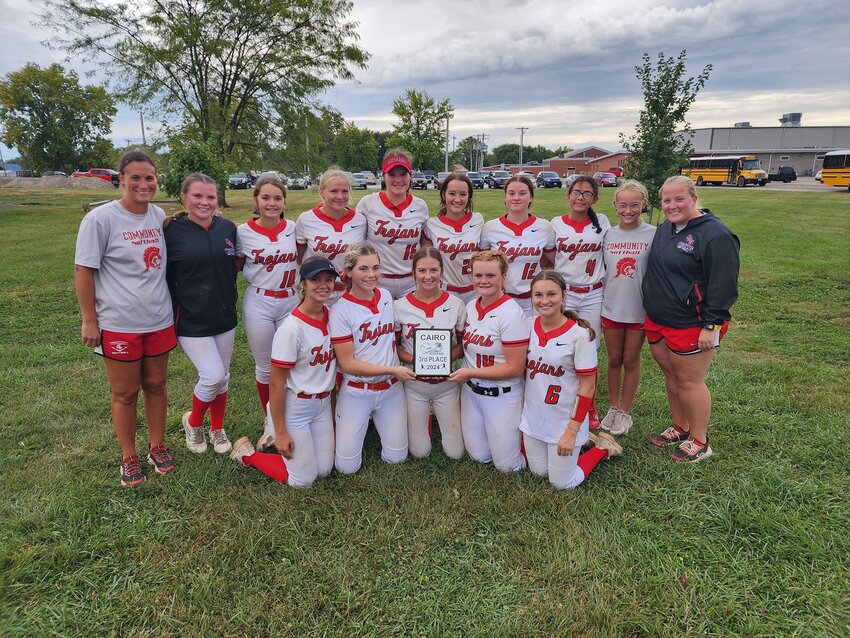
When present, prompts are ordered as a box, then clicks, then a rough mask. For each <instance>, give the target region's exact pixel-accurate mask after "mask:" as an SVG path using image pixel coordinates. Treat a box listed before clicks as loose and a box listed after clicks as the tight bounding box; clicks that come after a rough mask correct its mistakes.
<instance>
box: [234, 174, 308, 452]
mask: <svg viewBox="0 0 850 638" xmlns="http://www.w3.org/2000/svg"><path fill="white" fill-rule="evenodd" d="M254 203H255V205H256V210H257V213H259V216H258V217H257V219H252V220H250V221H248V222H247V223H245V224H242V225H241V226H239V228H237V229H236V237H237V254H238V255H239V256H240V257H241V258H243V259H244V260H245V262H244V265H243V267H242V274H243V275H244V276H245V281H247V282H248V284H249V285H248V288H247V290H246V291H245V299H244V301H243V304H242V321H243V322H244V324H245V336H246V337H247V338H248V345H249V346H250V347H251V354H252V355H254V375H255V378H256V385H257V396H258V397H259V399H260V405H261V406H262V408H263V414H264V415H265V414H266V410H267V406H268V402H269V375H270V373H271V365H272V362H271V353H272V341H273V340H274V335H275V332H276V331H277V329H278V328H279V327H280V326H281V324H282V323H283V320H284V319H286V318H287V317H288V316H289V315H290V313H292V311H293V310H294V309H295V307H296V306H297V305H298V293H297V291H296V289H295V286H296V284H297V283H298V263H297V258H298V251H297V247H296V243H295V222H292V221H287V220H286V219H284V217H283V215H284V213H285V212H286V188H284V186H283V183H282V182H281V181H280V180H278V179H275V178H263V179H260V180H259V181H258V182H257V184H256V185H255V186H254ZM273 443H274V436H273V433H272V432H271V430H270V426H269V424H268V422H266V426H265V433H264V435H263V436H262V437H261V438H260V441H259V442H258V443H257V446H258V447H259V448H260V449H261V450H264V449H267V448H270V447H271V446H272V445H273Z"/></svg>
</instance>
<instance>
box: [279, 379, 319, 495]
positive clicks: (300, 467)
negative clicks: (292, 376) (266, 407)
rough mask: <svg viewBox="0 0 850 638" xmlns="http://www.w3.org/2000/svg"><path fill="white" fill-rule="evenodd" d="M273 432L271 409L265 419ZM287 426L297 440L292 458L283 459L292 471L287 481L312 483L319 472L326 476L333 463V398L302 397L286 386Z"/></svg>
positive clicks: (294, 485)
mask: <svg viewBox="0 0 850 638" xmlns="http://www.w3.org/2000/svg"><path fill="white" fill-rule="evenodd" d="M266 421H267V423H268V424H269V426H270V427H271V432H272V435H273V434H274V423H273V422H272V418H271V412H269V416H268V418H267V419H266ZM286 430H287V431H288V432H289V435H290V436H291V437H292V440H293V442H294V443H295V450H294V451H293V453H292V458H291V459H284V462H285V463H286V469H287V471H288V472H289V480H288V481H287V482H286V484H287V485H291V486H292V487H310V486H311V485H313V481H315V480H316V477H317V476H327V475H328V474H330V473H331V469H333V465H334V423H333V411H332V410H331V398H330V397H325V398H324V399H299V398H298V395H297V394H296V393H295V392H294V391H293V390H291V389H289V388H287V390H286Z"/></svg>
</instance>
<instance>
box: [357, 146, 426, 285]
mask: <svg viewBox="0 0 850 638" xmlns="http://www.w3.org/2000/svg"><path fill="white" fill-rule="evenodd" d="M382 170H383V172H384V181H385V182H386V183H387V190H386V191H381V192H380V193H373V194H372V195H367V196H366V197H364V198H363V199H361V200H360V201H359V202H357V212H358V213H362V214H363V215H364V216H365V217H366V221H367V222H368V231H367V235H366V239H367V241H369V242H370V243H371V244H373V245H374V246H375V248H376V249H377V250H378V255H380V257H381V273H382V274H381V276H382V277H383V280H382V282H381V285H382V286H383V287H384V288H386V289H387V290H388V291H389V292H390V294H391V295H392V297H393V299H399V298H401V297H403V296H404V295H406V294H407V293H409V292H412V291H413V289H414V288H415V284H414V283H413V275H412V274H411V273H412V269H411V263H412V262H413V255H414V254H416V251H417V250H419V240H420V238H421V236H422V228H423V226H425V222H426V220H427V219H428V204H426V203H425V202H424V201H422V200H421V199H420V198H418V197H414V196H413V195H411V194H410V193H408V191H409V190H410V172H411V168H410V153H408V152H407V151H405V150H403V149H398V148H393V149H390V150H388V151H387V153H386V155H385V156H384V163H383V167H382Z"/></svg>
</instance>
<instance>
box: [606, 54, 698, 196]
mask: <svg viewBox="0 0 850 638" xmlns="http://www.w3.org/2000/svg"><path fill="white" fill-rule="evenodd" d="M686 53H687V51H685V50H683V51H682V52H681V53H680V54H679V56H678V57H677V58H676V59H673V58H672V57H669V58H668V57H665V56H664V53H663V52H659V53H658V60H657V61H656V63H655V66H654V67H653V65H652V62H651V61H650V58H649V54H648V53H644V54H643V64H642V65H641V66H636V67H635V72H636V74H637V78H638V80H640V83H641V86H642V87H643V99H644V106H643V110H641V112H640V116H639V118H638V123H637V126H636V127H635V134H634V135H632V136H631V137H626V136H625V135H624V134H623V133H620V143H621V144H622V145H623V148H625V149H626V151H628V152H629V156H628V158H627V159H626V160H625V164H624V168H625V169H626V177H630V178H632V179H636V180H639V181H640V182H643V184H644V186H646V189H647V190H648V191H649V202H650V205H651V206H652V207H653V208H658V207H659V206H660V204H661V202H660V198H659V195H658V190H659V189H660V188H661V185H662V184H663V183H664V180H665V179H667V177H669V176H670V175H677V174H678V173H679V171H680V168H681V166H682V165H683V164H684V163H685V162H686V161H687V159H688V156H689V155H690V154H691V151H692V146H691V137H692V135H691V132H690V130H691V127H690V124H688V122H687V121H686V120H685V117H686V116H687V114H688V109H690V107H691V104H693V102H694V100H695V99H696V97H697V93H699V90H700V89H701V88H702V87H703V86H704V85H705V83H706V81H707V80H708V76H709V73H711V69H712V66H711V65H710V64H708V65H706V67H705V68H704V69H703V70H702V73H700V74H699V75H698V76H697V77H695V78H694V77H689V78H687V79H685V60H686ZM677 129H681V131H682V132H681V133H677V132H676V131H677Z"/></svg>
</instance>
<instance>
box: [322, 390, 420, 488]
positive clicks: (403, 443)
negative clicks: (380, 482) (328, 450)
mask: <svg viewBox="0 0 850 638" xmlns="http://www.w3.org/2000/svg"><path fill="white" fill-rule="evenodd" d="M369 417H372V420H373V421H374V423H375V429H376V430H378V436H380V437H381V458H382V459H383V460H384V461H386V462H387V463H401V462H403V461H404V460H405V459H407V403H406V402H405V398H404V385H403V384H402V383H395V384H393V385H392V386H391V387H389V388H387V389H386V390H367V389H365V388H352V387H351V386H350V385H348V383H347V382H343V384H342V387H341V388H340V390H339V395H338V396H337V399H336V456H335V459H334V465H336V469H337V471H339V472H340V473H342V474H354V473H355V472H356V471H357V470H359V469H360V466H361V465H362V464H363V441H364V440H365V439H366V429H367V428H368V427H369Z"/></svg>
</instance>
